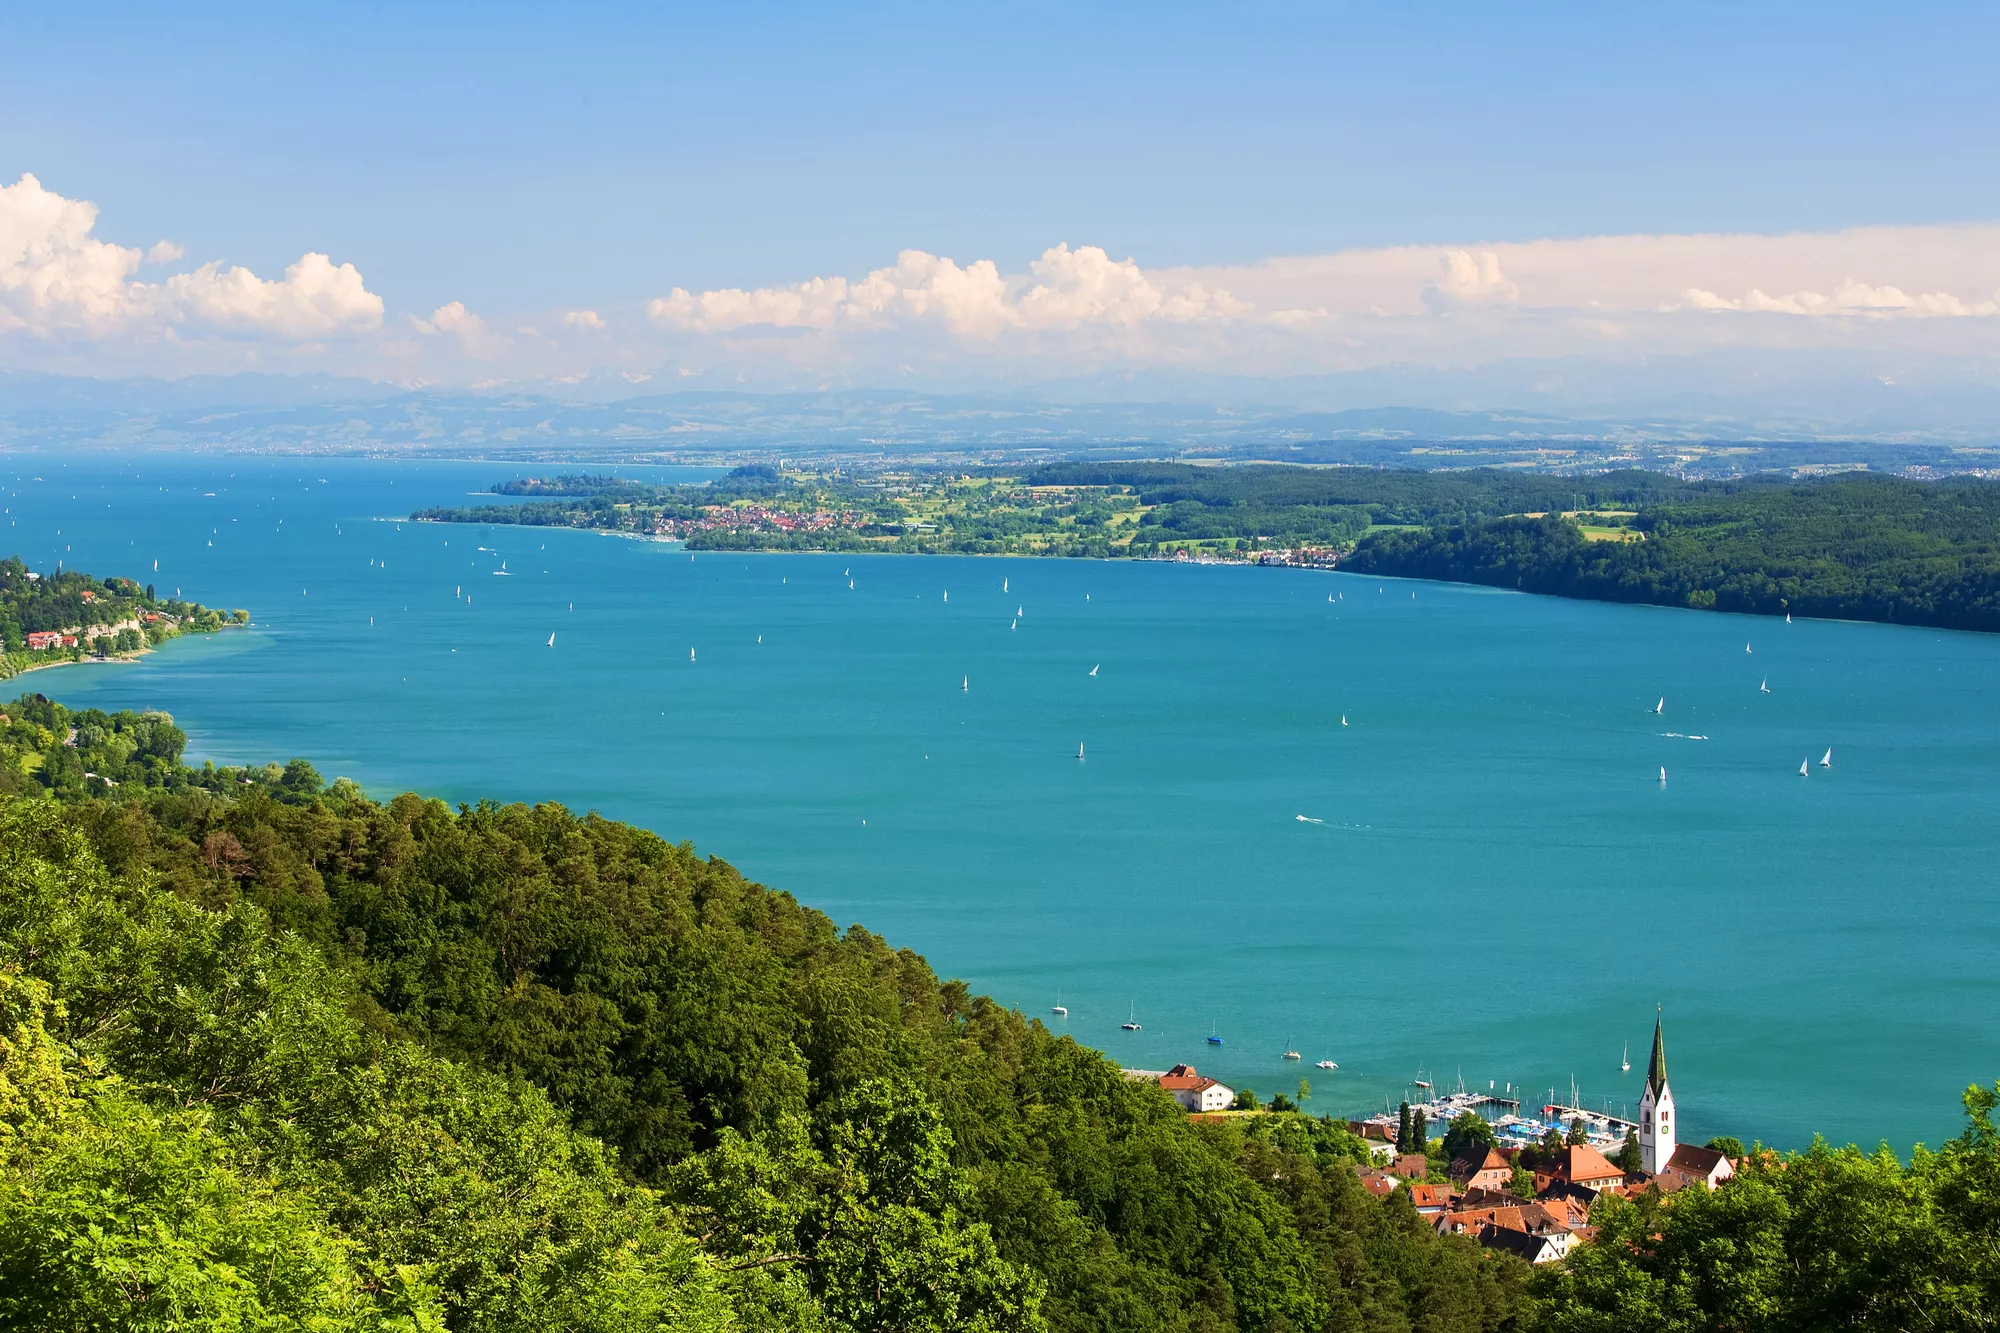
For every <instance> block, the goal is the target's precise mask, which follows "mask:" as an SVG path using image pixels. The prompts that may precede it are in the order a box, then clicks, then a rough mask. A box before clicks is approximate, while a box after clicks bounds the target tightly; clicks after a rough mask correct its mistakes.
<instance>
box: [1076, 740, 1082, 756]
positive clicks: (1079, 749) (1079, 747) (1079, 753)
mask: <svg viewBox="0 0 2000 1333" xmlns="http://www.w3.org/2000/svg"><path fill="white" fill-rule="evenodd" d="M1076 757H1077V758H1078V759H1081V758H1083V742H1082V741H1078V742H1077V743H1076Z"/></svg>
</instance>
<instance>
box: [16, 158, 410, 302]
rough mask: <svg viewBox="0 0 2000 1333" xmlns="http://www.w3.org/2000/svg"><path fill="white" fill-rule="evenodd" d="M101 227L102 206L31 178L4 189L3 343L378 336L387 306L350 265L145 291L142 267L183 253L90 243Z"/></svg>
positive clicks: (180, 276) (164, 284)
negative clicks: (6, 339)
mask: <svg viewBox="0 0 2000 1333" xmlns="http://www.w3.org/2000/svg"><path fill="white" fill-rule="evenodd" d="M96 226H97V206H96V205H95V204H91V203H88V202H85V201H83V200H78V199H66V198H64V197H63V196H62V195H59V194H56V193H54V192H52V191H50V190H47V189H44V188H43V187H42V183H41V182H40V181H38V180H36V179H35V178H34V177H33V176H29V175H24V176H22V177H21V179H20V180H19V181H17V182H15V183H14V184H12V185H8V186H0V334H5V333H21V334H26V335H28V336H31V337H35V338H43V339H69V338H82V339H99V340H101V339H110V338H127V339H141V340H151V339H160V338H170V337H174V336H177V335H178V336H195V337H210V336H224V337H234V336H242V335H259V336H265V337H271V338H277V339H284V340H291V341H302V340H307V339H318V338H327V337H337V336H342V335H351V334H362V333H368V332H371V331H373V330H376V329H379V328H380V327H381V324H382V309H383V307H382V298H381V297H379V296H377V295H375V294H374V293H373V292H371V291H369V290H368V289H367V287H366V286H365V285H364V284H363V283H362V280H361V274H360V273H359V272H357V271H356V270H355V268H354V266H353V265H352V264H339V265H336V264H335V263H334V262H333V261H332V260H331V259H329V258H328V257H327V256H325V255H323V254H317V253H309V254H305V255H301V256H300V257H299V260H298V262H297V263H294V264H292V265H291V266H290V267H289V268H287V269H286V270H285V276H284V277H283V278H282V279H265V278H259V277H258V276H257V275H256V274H255V273H252V272H251V271H250V270H249V269H247V268H240V267H224V266H223V265H222V264H221V263H219V262H217V263H209V264H203V265H202V266H201V267H199V268H196V269H193V270H191V271H189V272H186V273H175V274H171V275H169V276H166V277H164V278H162V279H160V280H159V281H156V282H147V281H143V280H141V279H140V278H139V277H137V276H136V275H137V274H138V271H139V269H140V268H141V266H142V265H145V264H149V263H150V264H154V265H163V264H169V263H173V262H175V261H177V260H179V259H180V258H181V257H182V254H183V251H182V249H181V247H180V246H178V245H176V244H174V243H173V242H171V241H160V242H158V243H157V244H155V245H154V246H152V248H151V249H149V250H145V251H141V250H139V249H136V248H129V247H126V246H121V245H116V244H113V243H112V242H109V241H104V240H100V239H98V238H97V237H96V236H94V235H93V234H92V232H93V231H94V230H95V228H96Z"/></svg>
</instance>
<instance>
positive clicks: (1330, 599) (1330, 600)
mask: <svg viewBox="0 0 2000 1333" xmlns="http://www.w3.org/2000/svg"><path fill="white" fill-rule="evenodd" d="M1326 604H1327V605H1328V606H1332V605H1333V594H1332V593H1328V594H1327V595H1326Z"/></svg>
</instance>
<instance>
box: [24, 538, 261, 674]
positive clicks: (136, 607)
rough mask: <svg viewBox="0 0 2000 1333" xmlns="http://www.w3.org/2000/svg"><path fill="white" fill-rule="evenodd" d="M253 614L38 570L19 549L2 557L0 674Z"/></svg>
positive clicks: (118, 652)
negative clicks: (4, 557)
mask: <svg viewBox="0 0 2000 1333" xmlns="http://www.w3.org/2000/svg"><path fill="white" fill-rule="evenodd" d="M249 621H250V613H249V612H248V611H244V610H241V609H238V610H235V611H228V612H223V611H213V610H210V609H209V608H208V607H205V606H203V605H202V604H201V603H199V602H189V601H183V600H182V599H181V598H179V597H169V598H161V597H159V596H157V595H156V594H155V592H154V589H153V586H152V585H151V584H141V583H140V582H139V581H138V580H136V579H128V578H122V577H118V576H115V575H114V576H112V577H109V578H102V579H100V578H93V577H92V576H91V575H89V574H85V573H82V572H80V571H78V570H74V569H70V570H59V571H57V572H55V573H52V574H38V573H36V572H35V571H33V570H31V569H29V568H28V566H27V565H26V564H25V563H23V562H22V560H21V558H20V557H19V556H9V557H8V558H7V559H5V560H0V680H5V679H8V678H9V677H12V676H18V675H20V674H21V673H22V672H24V671H33V670H35V669H37V668H39V667H50V666H62V665H64V664H65V663H69V662H81V661H84V660H86V659H90V658H97V659H110V658H115V657H132V656H136V655H138V654H140V653H144V652H149V651H151V650H152V649H154V648H157V647H159V646H160V645H161V644H163V643H165V642H166V641H167V640H168V639H171V638H174V637H175V636H177V635H181V634H190V633H192V634H207V633H211V632H213V631H215V630H219V629H222V628H223V627H224V626H226V625H245V624H248V623H249Z"/></svg>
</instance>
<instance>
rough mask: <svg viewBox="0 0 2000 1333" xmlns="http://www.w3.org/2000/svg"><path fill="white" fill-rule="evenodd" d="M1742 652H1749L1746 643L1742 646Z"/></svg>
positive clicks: (1748, 646)
mask: <svg viewBox="0 0 2000 1333" xmlns="http://www.w3.org/2000/svg"><path fill="white" fill-rule="evenodd" d="M1743 651H1744V652H1746V653H1747V652H1749V651H1750V645H1749V644H1747V643H1746V644H1744V645H1743Z"/></svg>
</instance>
